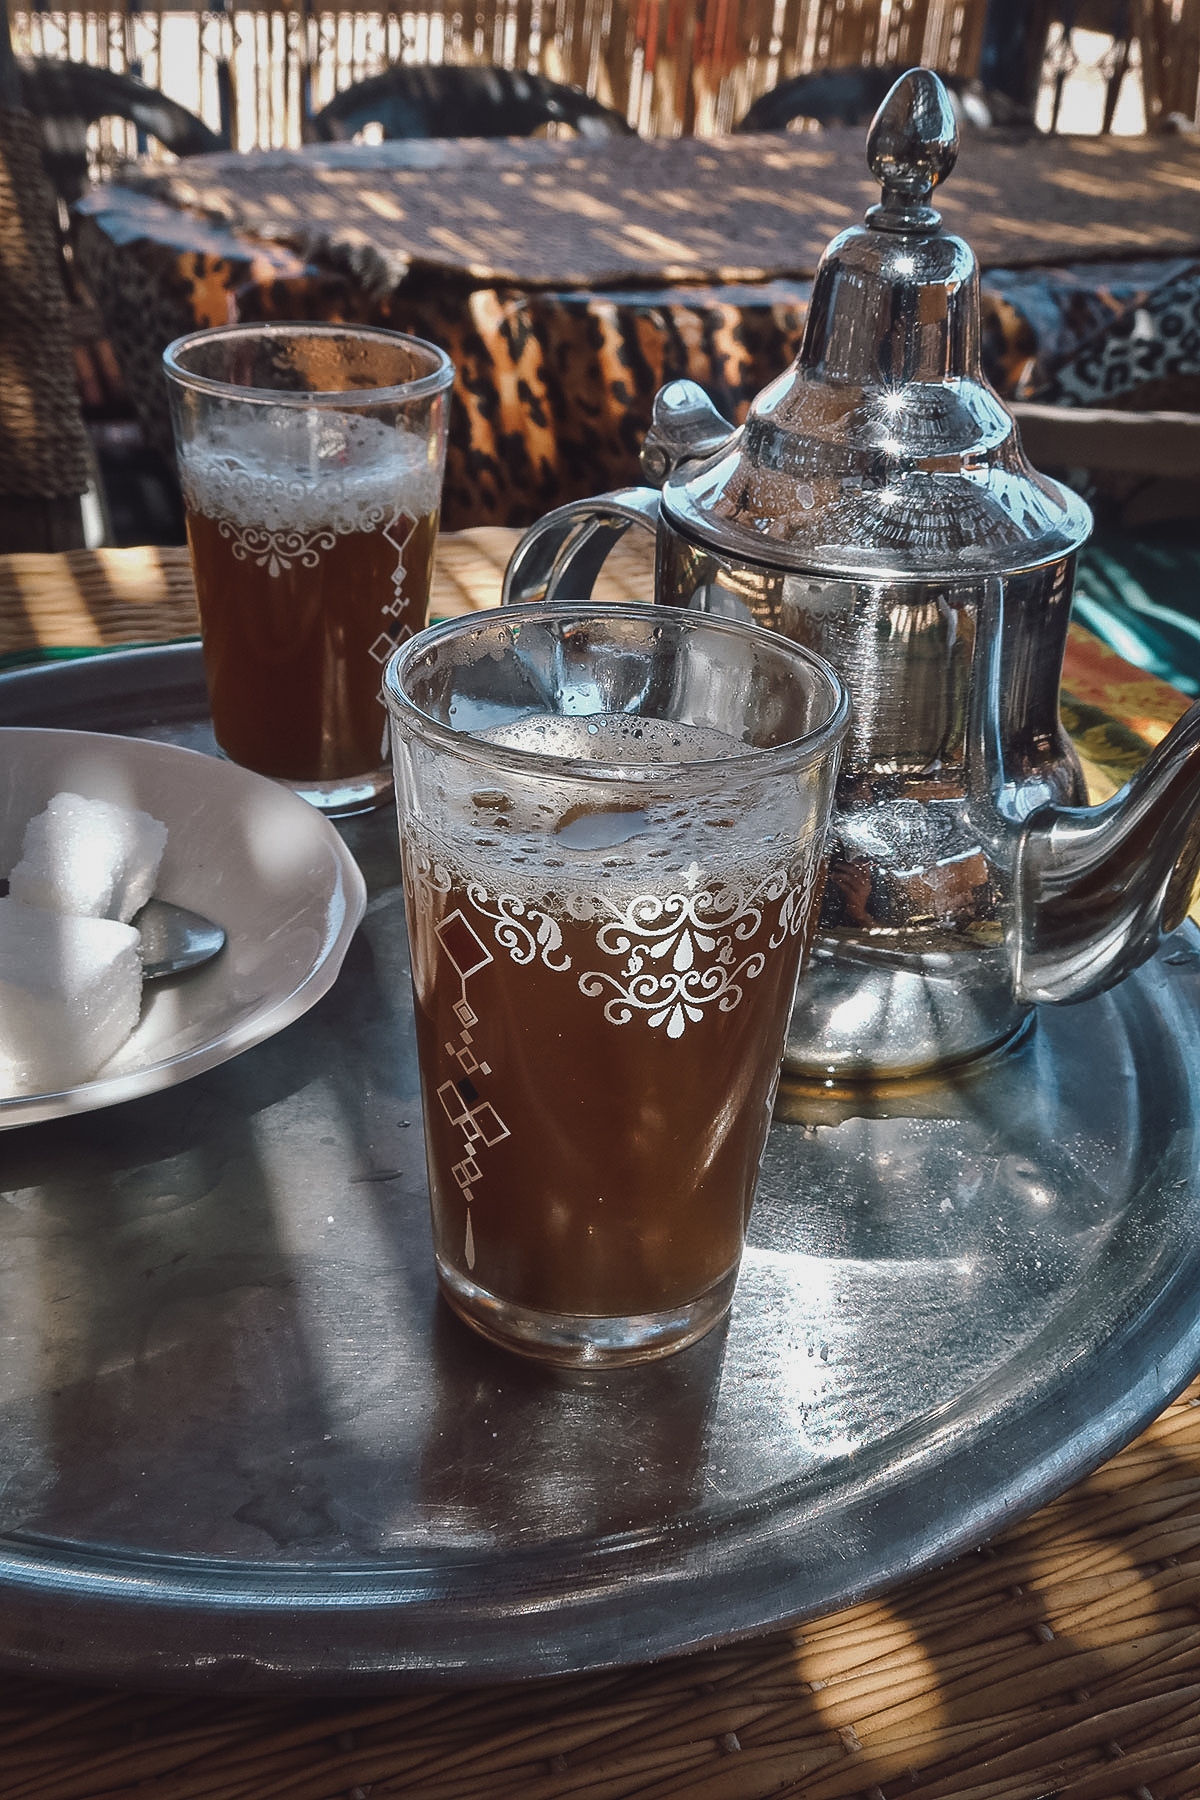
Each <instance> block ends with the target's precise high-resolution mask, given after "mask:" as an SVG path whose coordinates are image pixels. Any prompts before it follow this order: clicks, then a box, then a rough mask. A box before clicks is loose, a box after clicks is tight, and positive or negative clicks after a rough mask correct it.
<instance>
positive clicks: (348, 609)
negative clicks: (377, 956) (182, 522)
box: [181, 413, 440, 782]
mask: <svg viewBox="0 0 1200 1800" xmlns="http://www.w3.org/2000/svg"><path fill="white" fill-rule="evenodd" d="M256 424H257V430H258V433H259V436H260V437H261V438H262V440H263V441H262V442H258V443H256V442H255V440H254V438H253V436H252V432H253V431H254V429H255V426H254V425H251V424H247V425H246V427H245V428H244V429H242V430H238V431H237V432H236V433H235V432H233V431H229V432H227V433H226V434H225V437H224V439H223V440H222V439H221V438H220V437H216V436H214V437H213V438H210V439H209V440H207V441H205V442H204V443H202V444H193V445H191V446H189V447H188V448H187V450H186V452H184V451H181V477H182V484H183V489H184V498H185V501H186V505H187V524H188V542H189V545H190V547H191V553H192V566H193V570H194V573H195V579H196V593H197V600H198V603H199V609H200V618H201V629H202V633H203V641H204V663H205V673H206V676H207V680H208V687H209V697H210V702H211V707H212V717H213V729H214V732H215V734H216V739H217V742H218V744H220V746H221V748H222V749H223V750H224V751H225V753H226V754H227V755H228V756H230V757H231V758H232V759H233V760H234V761H235V762H238V763H241V764H242V765H243V766H244V767H246V768H250V769H255V770H257V771H258V773H259V774H263V775H273V776H276V777H279V778H281V779H283V780H287V781H293V782H305V781H312V782H336V781H338V780H341V779H347V778H352V777H355V776H358V775H361V774H363V773H364V772H366V771H370V770H374V769H378V768H379V767H380V765H381V764H383V763H385V762H386V760H387V754H388V734H387V713H386V709H385V708H384V705H383V702H382V700H381V699H380V679H381V673H382V668H383V665H384V663H385V662H386V661H387V659H388V657H389V656H390V655H391V653H392V651H393V650H394V649H395V647H396V645H397V644H398V643H401V642H403V641H404V639H405V638H407V637H409V636H411V635H412V633H413V632H414V631H419V630H420V629H421V627H422V626H423V625H424V623H425V615H426V611H427V608H428V604H429V588H430V581H431V579H432V574H433V555H434V546H435V543H436V539H437V522H438V503H439V487H440V482H439V478H438V474H437V472H436V471H431V470H430V468H429V467H428V457H427V451H426V445H425V442H424V440H423V439H419V438H417V437H415V436H406V435H405V434H404V433H401V432H397V431H396V430H394V429H391V428H388V427H387V426H385V425H383V424H381V423H380V422H378V421H376V420H373V419H369V418H360V419H356V420H355V421H354V427H355V430H354V432H353V434H352V436H351V442H350V449H349V452H348V453H344V454H339V456H338V457H337V459H336V461H333V462H332V463H331V464H330V466H327V467H326V466H323V464H322V460H321V455H320V450H321V445H320V442H319V439H318V442H317V444H316V446H315V447H314V446H313V445H312V444H311V443H310V442H309V439H310V437H311V435H312V432H311V429H310V428H309V421H308V418H307V417H306V415H305V414H303V413H301V414H298V415H293V416H284V417H283V418H282V419H281V420H280V422H279V424H278V425H277V426H274V427H272V428H270V429H268V428H266V427H265V426H264V425H262V424H261V423H258V422H256Z"/></svg>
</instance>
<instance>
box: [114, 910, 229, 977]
mask: <svg viewBox="0 0 1200 1800" xmlns="http://www.w3.org/2000/svg"><path fill="white" fill-rule="evenodd" d="M132 923H133V924H134V925H136V927H137V929H138V930H139V931H140V932H141V934H142V979H143V980H144V981H160V980H161V979H162V977H163V976H164V975H182V974H183V972H184V970H185V969H198V968H199V967H200V965H201V963H206V962H209V961H210V960H211V959H212V958H213V957H214V956H216V955H217V953H218V951H220V950H223V949H224V947H225V932H224V930H223V929H222V927H221V926H220V925H214V924H213V922H212V920H211V919H205V918H202V917H201V915H200V914H199V913H194V912H189V911H188V910H187V908H186V907H185V906H176V905H175V904H174V902H173V901H171V900H147V902H146V904H145V906H143V908H142V910H141V911H140V912H139V913H136V914H135V915H134V918H133V920H132Z"/></svg>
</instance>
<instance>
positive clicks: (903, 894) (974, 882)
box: [504, 69, 1200, 1083]
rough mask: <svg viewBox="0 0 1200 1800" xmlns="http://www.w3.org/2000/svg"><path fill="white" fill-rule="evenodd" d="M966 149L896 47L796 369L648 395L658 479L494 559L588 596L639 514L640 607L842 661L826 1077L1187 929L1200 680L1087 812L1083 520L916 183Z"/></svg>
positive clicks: (796, 1054) (805, 1062) (809, 1051)
mask: <svg viewBox="0 0 1200 1800" xmlns="http://www.w3.org/2000/svg"><path fill="white" fill-rule="evenodd" d="M957 147H958V139H957V129H956V124H955V118H954V113H953V111H952V109H951V106H950V103H949V100H948V98H947V95H946V92H945V89H944V88H943V86H942V84H941V82H940V81H939V80H938V78H937V76H936V75H934V74H933V73H932V72H931V71H930V70H927V69H913V70H910V71H909V73H908V74H906V75H904V76H902V77H901V79H900V80H899V81H898V82H897V83H896V85H895V87H894V88H893V89H892V91H891V93H890V94H889V95H888V97H887V99H886V100H885V101H884V103H883V105H882V106H881V108H880V110H879V112H878V113H877V115H876V117H875V120H874V122H873V124H872V126H871V129H870V133H869V136H868V139H867V159H868V162H869V164H870V167H871V169H872V171H873V173H874V174H875V176H876V178H877V179H878V180H879V182H880V183H881V185H882V189H883V198H882V201H881V203H880V204H879V205H876V206H873V207H872V208H871V209H870V211H869V212H868V213H867V215H866V223H865V225H863V226H858V227H853V228H851V229H850V230H847V231H843V232H842V233H841V234H840V235H839V236H838V237H836V238H835V239H834V240H833V242H832V243H831V244H830V246H829V248H828V250H827V251H826V253H825V256H824V258H823V259H822V262H821V266H820V268H819V270H818V271H817V275H816V280H815V283H814V287H813V295H812V301H811V305H810V307H809V313H808V319H807V324H806V327H805V332H804V339H803V343H802V345H801V348H800V353H799V355H798V357H797V358H796V361H795V362H794V363H793V364H792V366H791V367H790V368H789V369H787V370H786V371H785V372H784V373H783V374H782V375H781V376H779V377H778V379H777V380H775V381H774V382H772V383H771V384H770V385H769V386H768V387H767V388H766V389H764V391H763V392H762V393H761V394H760V395H759V396H758V398H757V399H756V400H755V402H754V403H753V405H752V406H751V408H750V411H749V415H748V417H747V419H746V422H745V424H744V425H742V426H741V427H740V429H737V430H735V429H734V428H733V426H732V425H730V424H729V422H728V421H727V420H726V419H724V418H722V417H721V415H720V414H719V413H718V412H717V411H716V409H715V408H714V407H713V405H712V404H711V402H710V401H709V400H708V399H707V397H706V396H705V394H704V393H703V391H702V390H701V389H700V388H699V387H698V386H696V384H695V383H693V382H689V381H675V382H672V383H670V385H669V386H667V387H664V388H663V389H662V390H661V392H660V393H659V394H658V396H657V399H656V401H655V407H654V421H653V425H652V428H651V431H650V433H649V435H648V437H647V439H646V443H645V446H644V449H643V452H642V467H643V470H644V472H645V474H646V476H647V478H648V479H649V480H651V481H653V482H654V483H655V484H656V486H655V487H654V488H648V487H647V488H629V489H626V490H623V491H621V492H618V493H613V494H606V495H603V496H601V497H600V498H597V499H591V500H584V501H578V502H575V503H573V504H571V505H568V506H563V507H560V508H559V509H558V510H557V511H555V512H552V513H549V514H548V515H547V516H546V517H545V518H543V519H542V520H541V521H539V523H538V524H536V525H535V526H533V527H532V529H531V530H530V531H529V532H528V533H527V534H526V535H525V537H524V538H523V539H522V541H521V543H520V544H519V545H518V547H517V549H516V551H515V553H514V555H513V558H512V561H511V563H510V564H509V568H508V571H507V574H506V577H505V588H504V599H505V601H506V602H512V601H531V600H540V599H545V598H549V597H552V596H557V597H559V598H564V599H565V598H572V599H574V598H584V597H586V595H587V593H588V592H589V591H590V588H591V586H592V583H593V581H594V579H595V576H596V573H597V572H598V570H599V568H600V566H601V565H602V563H603V561H604V558H605V557H606V556H607V554H608V552H609V550H610V549H611V547H612V545H613V543H614V542H615V541H616V539H617V538H618V537H619V536H620V535H621V534H622V532H624V531H625V530H626V529H628V527H629V526H630V525H631V524H634V525H640V526H643V527H646V528H648V529H650V530H652V531H653V532H655V534H656V537H657V553H656V573H655V597H656V598H657V599H658V600H660V601H663V602H666V603H668V604H670V605H673V606H685V607H692V608H695V609H698V610H701V611H708V612H718V613H724V614H728V615H731V616H735V617H738V618H743V619H751V620H753V621H755V622H756V623H757V624H760V625H764V626H767V627H769V628H771V629H772V630H775V631H780V632H783V633H784V635H785V636H787V637H790V638H794V639H796V640H798V641H799V642H800V643H803V644H805V645H808V646H809V647H810V648H811V649H813V650H816V651H818V652H819V653H820V654H821V655H822V656H824V657H825V658H826V659H827V660H828V661H829V662H831V663H832V664H833V666H834V668H835V669H836V670H837V671H838V673H839V674H840V675H841V676H842V678H843V679H844V680H845V682H846V684H847V686H848V688H849V690H850V693H851V696H852V698H853V702H854V719H853V723H852V725H851V729H850V735H849V737H848V739H847V741H846V747H845V752H844V761H843V766H842V774H841V779H840V784H839V790H838V799H837V808H836V811H835V815H834V820H833V824H832V826H831V832H830V864H829V875H828V880H827V883H826V888H825V896H824V901H823V905H822V911H821V917H820V924H819V928H818V933H817V937H816V940H815V943H814V946H813V956H812V961H811V964H810V967H809V971H808V974H807V976H806V978H805V980H804V981H803V982H802V984H801V992H800V998H799V1000H798V1003H797V1007H796V1011H795V1013H794V1016H793V1019H792V1025H791V1030H790V1033H789V1039H788V1048H787V1055H786V1057H785V1064H784V1066H785V1068H786V1069H787V1070H789V1072H791V1073H792V1074H796V1075H802V1076H806V1077H811V1078H816V1079H818V1080H821V1081H824V1082H827V1083H833V1082H842V1081H846V1080H853V1079H860V1078H866V1077H870V1078H874V1079H880V1078H887V1077H894V1076H901V1075H908V1074H912V1073H916V1072H918V1071H924V1070H930V1069H934V1068H939V1067H943V1066H945V1065H948V1064H952V1063H955V1062H957V1061H960V1060H962V1059H964V1058H966V1057H970V1056H975V1055H978V1054H979V1053H981V1052H983V1051H986V1050H988V1049H990V1048H993V1047H995V1046H997V1045H999V1044H1002V1043H1004V1042H1005V1041H1006V1040H1008V1039H1010V1038H1012V1037H1013V1036H1014V1035H1015V1034H1016V1033H1018V1032H1019V1031H1020V1030H1021V1029H1022V1027H1023V1026H1024V1025H1025V1024H1026V1023H1027V1021H1028V1020H1029V1018H1030V1016H1031V1012H1032V1009H1033V1007H1035V1006H1036V1005H1038V1004H1041V1003H1045V1002H1062V1001H1071V1000H1082V999H1086V998H1088V997H1089V996H1091V995H1094V994H1097V993H1100V992H1102V991H1103V990H1104V989H1105V988H1108V987H1111V986H1113V985H1114V984H1115V983H1116V982H1118V981H1120V980H1121V979H1122V977H1123V976H1125V975H1127V974H1128V973H1129V972H1130V971H1131V970H1133V969H1134V968H1136V967H1137V966H1138V964H1139V963H1141V962H1143V961H1144V960H1145V959H1146V958H1147V957H1148V956H1149V955H1151V954H1152V953H1153V951H1154V950H1155V948H1156V947H1157V946H1158V944H1159V943H1160V941H1161V939H1162V937H1163V935H1164V933H1166V932H1169V931H1171V930H1173V929H1174V928H1175V927H1176V926H1177V925H1178V924H1179V923H1180V922H1181V921H1182V919H1183V918H1184V916H1185V914H1186V912H1187V909H1188V906H1189V903H1190V899H1191V893H1192V887H1193V883H1194V880H1195V877H1196V873H1197V868H1198V866H1200V778H1198V777H1197V771H1196V768H1195V764H1196V760H1197V752H1198V750H1200V703H1198V704H1197V705H1196V706H1194V707H1193V708H1192V710H1191V711H1190V712H1189V713H1188V714H1187V715H1186V717H1185V718H1183V719H1181V720H1180V722H1179V724H1178V725H1177V726H1176V727H1175V729H1174V730H1173V731H1172V732H1171V734H1170V736H1169V737H1168V738H1167V739H1166V740H1165V741H1164V742H1163V743H1162V744H1161V745H1160V746H1159V748H1158V749H1157V751H1156V752H1155V753H1154V754H1153V755H1152V756H1151V758H1150V760H1149V762H1148V763H1147V764H1146V766H1145V767H1144V768H1143V769H1142V770H1141V771H1140V773H1139V774H1138V775H1137V777H1136V778H1135V779H1134V780H1133V781H1131V782H1130V783H1129V784H1128V786H1127V787H1125V788H1124V789H1122V791H1121V792H1120V793H1119V794H1117V795H1116V796H1115V797H1114V798H1113V799H1112V800H1110V801H1108V802H1107V803H1106V804H1104V805H1102V806H1097V807H1092V808H1089V807H1087V806H1086V804H1085V792H1084V783H1083V775H1082V771H1081V769H1080V765H1079V761H1078V759H1077V757H1076V755H1075V753H1074V750H1073V749H1072V747H1071V745H1070V743H1069V741H1068V739H1067V737H1066V735H1065V733H1064V731H1063V729H1062V726H1061V723H1060V721H1059V714H1058V690H1059V681H1060V676H1061V672H1062V660H1063V651H1064V647H1065V641H1066V631H1067V623H1068V618H1069V614H1070V607H1071V593H1072V585H1073V579H1074V568H1075V556H1076V553H1077V551H1078V549H1079V546H1080V545H1081V544H1082V543H1083V542H1084V540H1085V539H1086V537H1087V535H1088V533H1089V531H1090V530H1091V523H1092V521H1091V514H1090V513H1089V511H1088V509H1087V507H1086V506H1085V505H1084V503H1083V502H1082V500H1080V499H1079V498H1078V496H1077V495H1075V494H1073V493H1071V492H1070V491H1069V490H1068V489H1065V488H1062V487H1060V486H1059V485H1058V484H1057V483H1055V482H1053V481H1050V480H1049V479H1047V478H1046V477H1045V476H1044V475H1040V474H1038V473H1037V472H1036V471H1035V470H1034V469H1033V468H1032V467H1031V466H1030V464H1029V463H1028V461H1027V460H1026V458H1025V455H1024V453H1023V451H1022V448H1021V443H1020V438H1019V436H1018V432H1017V427H1016V424H1015V422H1014V420H1013V418H1012V416H1011V415H1010V414H1009V412H1008V411H1007V409H1006V408H1005V407H1004V405H1003V404H1002V402H1001V401H1000V399H999V397H998V396H997V395H996V393H995V392H994V391H993V390H992V388H991V387H989V385H988V383H987V381H986V380H985V379H984V376H983V373H982V370H981V367H980V360H979V279H978V269H977V266H976V263H975V258H974V256H973V254H972V252H971V250H970V249H969V247H968V246H967V245H966V244H965V243H964V242H963V241H962V240H961V239H960V238H957V237H953V236H951V235H950V234H949V233H946V232H944V231H943V230H942V229H941V220H940V217H939V214H938V213H937V212H936V211H935V210H934V209H933V207H932V206H931V205H930V204H929V201H930V197H931V195H932V192H933V189H934V188H935V187H936V186H937V184H938V183H939V182H941V181H943V180H944V179H945V178H946V176H947V175H948V174H949V173H950V171H951V169H952V168H953V166H954V161H955V157H956V154H957ZM660 490H661V491H660Z"/></svg>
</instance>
